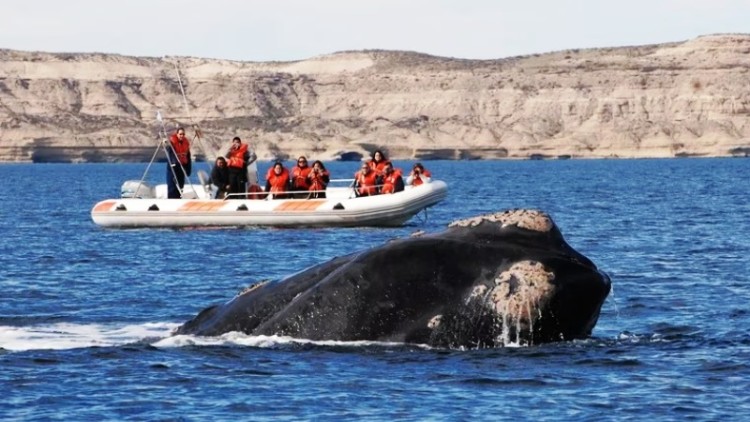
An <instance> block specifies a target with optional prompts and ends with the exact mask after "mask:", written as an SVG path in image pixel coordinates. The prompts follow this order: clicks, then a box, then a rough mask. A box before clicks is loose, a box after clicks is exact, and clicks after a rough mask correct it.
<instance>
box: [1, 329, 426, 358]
mask: <svg viewBox="0 0 750 422" xmlns="http://www.w3.org/2000/svg"><path fill="white" fill-rule="evenodd" d="M179 325H180V324H178V323H169V322H153V323H144V324H131V325H116V324H111V325H105V324H70V323H59V324H46V325H35V326H26V327H17V326H0V349H4V350H7V351H12V352H20V351H28V350H69V349H81V348H87V347H116V346H122V345H126V344H133V343H138V342H143V341H147V342H150V344H151V345H152V346H154V347H160V348H177V347H187V346H247V347H260V348H275V347H284V346H289V345H314V346H329V347H330V346H336V347H368V346H380V347H402V346H404V345H405V344H404V343H396V342H382V341H334V340H321V341H313V340H307V339H298V338H292V337H288V336H276V335H273V336H253V335H247V334H244V333H241V332H237V331H233V332H229V333H226V334H223V335H221V336H216V337H200V336H193V335H177V336H172V332H173V331H174V330H175V329H176V328H177V327H179ZM410 346H415V347H420V348H424V349H429V348H430V347H429V346H426V345H410Z"/></svg>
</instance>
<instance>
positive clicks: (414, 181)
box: [411, 170, 432, 186]
mask: <svg viewBox="0 0 750 422" xmlns="http://www.w3.org/2000/svg"><path fill="white" fill-rule="evenodd" d="M422 176H424V177H432V174H431V173H430V171H429V170H424V171H423V172H422V174H420V175H419V176H414V177H413V178H412V182H411V184H412V185H413V186H419V185H421V184H423V183H424V180H422Z"/></svg>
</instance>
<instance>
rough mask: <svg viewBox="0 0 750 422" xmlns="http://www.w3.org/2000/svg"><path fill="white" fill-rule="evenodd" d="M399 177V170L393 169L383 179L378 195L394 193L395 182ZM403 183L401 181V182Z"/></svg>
mask: <svg viewBox="0 0 750 422" xmlns="http://www.w3.org/2000/svg"><path fill="white" fill-rule="evenodd" d="M399 177H401V170H398V169H394V170H393V171H392V172H391V174H388V175H386V176H384V177H383V186H381V187H380V193H395V192H396V180H397V179H398V178H399ZM402 183H403V181H402Z"/></svg>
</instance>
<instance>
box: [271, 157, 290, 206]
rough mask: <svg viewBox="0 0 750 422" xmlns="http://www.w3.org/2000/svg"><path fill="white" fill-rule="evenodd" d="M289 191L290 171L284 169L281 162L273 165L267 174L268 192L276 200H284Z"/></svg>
mask: <svg viewBox="0 0 750 422" xmlns="http://www.w3.org/2000/svg"><path fill="white" fill-rule="evenodd" d="M288 191H289V170H287V169H286V168H284V164H282V163H281V161H276V162H275V163H273V167H271V168H270V169H268V173H266V192H268V193H269V194H270V195H273V198H274V199H284V198H286V197H287V194H286V193H285V192H288Z"/></svg>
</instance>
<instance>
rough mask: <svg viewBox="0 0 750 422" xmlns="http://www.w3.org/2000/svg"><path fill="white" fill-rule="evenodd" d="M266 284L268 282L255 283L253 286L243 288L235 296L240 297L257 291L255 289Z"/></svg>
mask: <svg viewBox="0 0 750 422" xmlns="http://www.w3.org/2000/svg"><path fill="white" fill-rule="evenodd" d="M268 282H269V280H263V281H259V282H257V283H255V284H251V285H249V286H247V287H245V288H244V289H242V290H241V291H240V292H239V293H237V296H242V295H244V294H247V293H250V292H252V291H253V290H257V289H259V288H261V287H263V286H265V285H266V284H267V283H268Z"/></svg>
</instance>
